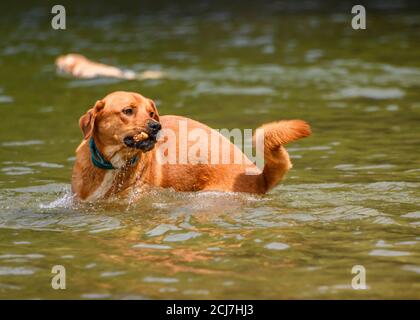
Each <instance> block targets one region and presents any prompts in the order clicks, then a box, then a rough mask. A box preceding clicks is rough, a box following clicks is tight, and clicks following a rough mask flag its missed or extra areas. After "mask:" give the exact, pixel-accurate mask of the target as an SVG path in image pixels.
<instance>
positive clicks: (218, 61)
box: [0, 2, 420, 299]
mask: <svg viewBox="0 0 420 320" xmlns="http://www.w3.org/2000/svg"><path fill="white" fill-rule="evenodd" d="M394 3H395V5H396V7H395V8H398V5H399V4H400V2H394ZM203 6H207V5H206V4H203ZM296 6H297V7H296ZM307 6H309V7H307ZM245 7H246V6H245ZM81 8H83V5H81ZM96 9H97V10H94V11H95V12H98V15H96V16H95V19H90V18H89V16H88V15H87V16H86V12H89V10H87V11H86V10H84V11H83V12H81V13H80V12H79V11H78V10H79V9H75V10H74V11H73V12H74V14H75V17H73V18H74V20H72V26H71V28H70V27H69V28H68V30H66V31H65V34H64V33H62V34H60V35H58V34H57V33H55V32H54V31H52V30H49V29H46V24H45V23H43V21H44V20H43V19H45V17H46V16H48V15H49V10H46V11H45V10H44V9H43V8H42V7H40V6H37V7H33V8H28V9H27V10H23V11H19V12H14V11H13V8H12V9H11V12H10V19H11V18H14V19H13V23H10V21H9V23H8V20H7V19H9V18H7V19H5V22H0V28H1V30H2V35H3V36H2V38H1V39H0V44H1V45H0V68H1V70H2V72H1V73H0V117H1V118H2V119H3V120H2V130H1V131H0V147H1V150H2V151H1V153H0V238H1V242H0V244H1V246H0V297H2V298H5V297H9V298H10V297H17V298H82V299H109V298H117V299H148V298H272V299H278V298H404V297H407V298H420V296H419V292H420V282H419V281H418V279H419V278H418V276H419V273H420V251H419V248H420V232H419V227H420V209H419V201H418V199H419V196H420V193H419V190H420V181H419V179H418V175H419V172H420V169H419V165H420V163H419V160H418V151H417V149H418V145H419V142H420V141H419V134H420V131H419V126H418V123H419V119H420V113H419V111H420V103H419V102H418V101H419V91H418V87H419V86H420V62H419V61H418V57H419V55H420V46H419V43H420V42H419V41H418V34H419V31H420V30H419V27H420V25H419V23H418V21H419V18H420V14H419V13H418V12H417V11H416V10H412V11H409V12H407V11H405V12H404V13H402V14H399V15H386V14H384V15H371V16H370V18H369V19H370V20H369V27H368V29H367V30H366V31H364V32H363V33H355V32H353V31H352V30H351V29H349V27H348V21H347V20H348V16H347V15H346V14H343V13H340V12H341V11H342V9H341V8H339V7H337V8H336V11H337V12H331V13H323V14H321V13H317V12H312V11H311V10H313V9H314V8H312V7H311V6H310V5H308V4H300V5H298V4H284V6H281V2H280V3H279V4H277V5H275V4H273V5H270V7H268V8H266V9H265V10H266V11H264V12H263V13H260V12H259V11H258V14H256V16H254V15H251V16H250V17H248V16H247V15H249V12H247V10H245V9H244V12H242V14H233V13H232V12H231V11H229V10H221V9H220V8H212V7H210V8H207V9H206V10H205V13H203V12H201V11H199V12H200V13H199V14H198V13H197V15H191V16H190V15H185V14H180V13H178V12H177V11H176V8H169V7H163V8H162V9H161V10H160V11H159V12H155V13H145V14H140V15H136V14H135V13H134V12H137V11H133V12H132V13H130V14H129V17H130V19H127V16H126V15H124V14H115V13H112V14H111V13H109V12H104V11H102V10H105V9H104V8H96ZM300 9H301V10H303V11H304V13H300V14H296V13H295V11H296V10H297V11H299V10H300ZM382 9H384V8H382ZM385 9H386V8H385ZM173 10H174V11H173ZM282 10H287V15H285V14H282ZM343 10H345V9H343ZM44 11H45V12H44ZM92 12H93V11H92ZM283 13H284V12H283ZM16 17H19V19H18V18H16ZM16 21H17V22H16ZM98 31H100V32H98ZM204 39H205V41H204ZM69 51H75V52H80V53H82V54H85V55H86V56H88V57H90V58H92V59H95V60H100V61H102V62H104V63H109V64H112V65H117V66H121V67H125V68H129V69H132V70H135V71H136V72H138V73H141V72H143V71H145V70H157V71H163V72H164V73H165V77H163V78H161V79H154V80H147V81H122V80H118V79H94V80H77V79H71V78H67V77H63V76H61V75H57V74H56V73H55V70H54V67H53V62H54V58H55V56H57V55H58V54H62V53H66V52H69ZM23 70H24V71H23ZM22 84H25V90H22ZM121 89H123V90H127V91H140V92H142V93H144V94H145V95H146V96H149V97H151V98H153V99H155V101H156V102H157V104H158V107H159V110H160V113H161V114H180V115H185V116H189V117H192V118H194V119H197V120H200V121H203V122H205V123H207V124H209V125H211V126H212V127H214V128H234V127H239V128H256V127H257V126H258V125H260V124H261V123H263V122H268V121H272V120H274V119H282V118H303V119H306V120H308V121H309V122H310V123H311V124H312V126H313V129H314V135H313V137H312V138H310V139H307V140H305V141H299V142H297V143H294V144H292V145H290V146H289V148H288V150H289V151H290V155H291V157H292V159H293V162H294V169H293V170H292V171H291V172H290V174H289V175H288V177H287V179H286V181H285V182H284V184H282V185H280V186H279V187H277V188H276V189H275V190H273V191H272V192H271V193H270V194H268V195H265V196H254V195H248V194H235V193H218V192H201V193H176V192H174V191H172V190H153V191H150V192H147V193H145V194H141V195H135V194H133V195H130V196H129V197H128V198H122V199H112V200H110V201H102V202H99V203H95V204H92V203H84V204H80V203H77V202H75V201H74V199H73V198H72V195H71V193H70V186H69V181H70V174H71V166H72V164H73V161H74V149H75V148H76V146H77V144H78V142H79V140H80V138H81V134H80V132H79V128H78V126H77V120H78V118H79V116H80V115H81V114H82V113H84V112H85V111H86V110H87V109H88V108H89V107H90V106H91V105H92V103H94V102H95V101H96V100H97V99H98V98H99V97H102V96H104V95H105V94H106V93H108V92H110V91H114V90H121ZM57 264H61V265H64V266H65V267H66V271H67V289H66V290H65V291H61V292H59V291H55V290H53V289H51V286H50V283H51V276H52V275H51V268H52V266H54V265H57ZM354 265H363V266H365V268H366V270H367V287H368V290H365V291H356V290H353V289H352V288H351V279H352V276H353V275H352V274H351V269H352V267H353V266H354Z"/></svg>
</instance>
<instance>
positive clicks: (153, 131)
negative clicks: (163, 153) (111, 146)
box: [124, 120, 162, 152]
mask: <svg viewBox="0 0 420 320" xmlns="http://www.w3.org/2000/svg"><path fill="white" fill-rule="evenodd" d="M160 129H162V126H161V125H160V123H159V122H157V121H154V120H149V122H148V123H147V129H146V130H145V131H143V132H141V133H139V134H138V135H135V136H126V137H125V138H124V144H125V145H126V146H127V147H129V148H136V149H140V150H141V151H143V152H147V151H150V150H152V149H153V147H154V146H155V144H156V142H157V135H158V133H159V131H160ZM138 136H140V137H142V136H147V138H145V139H142V140H140V141H138V138H137V137H138Z"/></svg>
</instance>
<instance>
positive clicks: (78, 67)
mask: <svg viewBox="0 0 420 320" xmlns="http://www.w3.org/2000/svg"><path fill="white" fill-rule="evenodd" d="M55 64H56V66H57V68H58V70H59V71H60V72H61V73H64V74H69V75H72V76H73V77H76V78H84V79H91V78H97V77H109V78H120V79H127V80H132V79H139V80H144V79H158V78H161V77H162V76H163V74H162V72H160V71H151V70H149V71H144V72H142V73H140V74H136V73H135V72H134V71H132V70H122V69H120V68H117V67H114V66H109V65H106V64H103V63H99V62H95V61H92V60H89V59H88V58H86V57H85V56H83V55H81V54H77V53H69V54H66V55H62V56H59V57H58V58H57V59H56V61H55Z"/></svg>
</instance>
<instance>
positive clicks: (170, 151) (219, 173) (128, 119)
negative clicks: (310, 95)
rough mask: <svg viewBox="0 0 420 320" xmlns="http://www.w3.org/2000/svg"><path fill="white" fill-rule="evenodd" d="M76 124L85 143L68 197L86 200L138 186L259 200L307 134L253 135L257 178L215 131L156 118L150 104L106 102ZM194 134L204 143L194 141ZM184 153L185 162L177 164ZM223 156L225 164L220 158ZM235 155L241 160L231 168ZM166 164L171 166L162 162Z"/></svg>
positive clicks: (288, 123) (270, 129) (282, 126)
mask: <svg viewBox="0 0 420 320" xmlns="http://www.w3.org/2000/svg"><path fill="white" fill-rule="evenodd" d="M79 125H80V128H81V130H82V132H83V135H84V139H83V141H82V142H81V144H80V145H79V147H78V148H77V150H76V161H75V164H74V168H73V174H72V190H73V192H74V193H75V195H76V196H77V198H79V199H81V200H88V201H94V200H97V199H101V198H107V197H110V196H112V195H118V194H123V193H125V192H127V191H129V190H133V188H134V189H139V190H140V189H141V188H142V187H163V188H173V189H175V190H177V191H203V190H217V191H232V192H248V193H259V194H262V193H265V192H267V191H268V190H270V189H271V188H273V187H274V186H276V185H277V184H278V183H279V182H280V181H281V180H282V179H283V177H284V175H285V174H286V173H287V171H288V170H289V169H290V168H291V167H292V164H291V162H290V159H289V155H288V153H287V151H286V149H285V148H284V145H285V144H286V143H288V142H291V141H295V140H297V139H300V138H303V137H306V136H309V135H310V134H311V130H310V127H309V125H308V124H307V123H306V122H304V121H302V120H283V121H278V122H273V123H269V124H265V125H263V126H262V127H261V128H262V129H264V130H263V131H260V134H258V133H257V134H256V135H254V142H258V141H260V142H261V141H262V144H263V146H264V147H263V149H264V161H265V165H264V168H263V170H262V171H261V170H260V169H258V168H257V167H256V165H255V164H254V163H253V162H251V161H250V160H249V159H248V158H247V157H246V156H245V154H243V153H242V152H241V151H240V150H239V149H238V148H237V147H236V146H235V145H234V144H232V143H230V141H229V140H228V139H226V138H225V137H224V136H222V135H221V134H220V133H219V132H217V131H216V130H213V129H211V128H210V127H208V126H206V125H204V124H202V123H200V122H197V121H194V120H192V119H189V118H185V117H180V116H172V115H167V116H159V113H158V110H157V108H156V106H155V104H154V102H153V101H152V100H150V99H148V98H145V97H143V96H142V95H140V94H138V93H133V92H123V91H118V92H113V93H111V94H109V95H107V96H106V97H105V98H103V99H101V100H98V101H97V102H96V104H95V105H94V106H93V107H92V108H91V109H89V110H88V111H87V112H86V114H84V115H83V116H82V117H81V118H80V120H79ZM197 133H200V134H201V135H202V136H204V138H200V139H198V138H197V137H198V136H199V135H197ZM190 135H193V136H194V137H195V140H194V138H193V139H190V138H188V137H189V136H190ZM215 142H217V143H215ZM214 146H216V147H214ZM226 146H227V148H226ZM203 150H204V151H203ZM185 152H186V154H187V157H186V158H187V159H183V160H182V159H181V158H182V157H183V153H185ZM226 153H227V154H228V155H229V157H228V158H229V159H228V162H226V161H223V159H222V158H223V157H224V155H226ZM238 154H239V155H240V157H239V158H240V159H239V160H240V161H234V159H236V160H237V158H238V157H237V155H238ZM171 157H172V159H173V160H175V161H167V160H168V158H171ZM191 157H192V158H194V160H193V161H189V159H190V158H191ZM165 159H166V161H163V160H165ZM209 159H212V161H209Z"/></svg>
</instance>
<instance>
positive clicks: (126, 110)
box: [122, 108, 133, 116]
mask: <svg viewBox="0 0 420 320" xmlns="http://www.w3.org/2000/svg"><path fill="white" fill-rule="evenodd" d="M122 112H123V113H124V114H125V115H126V116H131V115H133V109H132V108H126V109H124V110H123V111H122Z"/></svg>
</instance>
